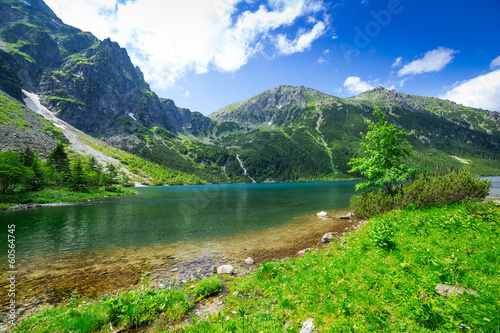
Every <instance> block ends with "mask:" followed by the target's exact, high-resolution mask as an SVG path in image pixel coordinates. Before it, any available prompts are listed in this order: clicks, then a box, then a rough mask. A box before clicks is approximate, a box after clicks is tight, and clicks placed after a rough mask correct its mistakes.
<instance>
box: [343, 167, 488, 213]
mask: <svg viewBox="0 0 500 333" xmlns="http://www.w3.org/2000/svg"><path fill="white" fill-rule="evenodd" d="M490 186H491V181H489V180H481V179H479V178H478V177H476V176H473V175H472V174H471V173H470V172H469V171H467V170H464V169H462V170H460V171H458V172H452V173H450V174H447V175H445V176H443V177H441V178H431V177H424V176H421V177H419V178H417V179H415V180H414V181H413V182H412V183H404V184H401V185H399V187H398V188H397V189H396V191H394V194H392V195H391V194H389V193H388V192H387V191H384V190H382V189H379V190H375V191H370V192H363V193H362V194H361V195H360V196H354V197H353V198H351V208H353V209H354V212H355V213H356V215H358V216H360V217H363V218H368V217H370V216H375V215H380V214H382V213H384V212H387V211H390V210H393V209H401V208H405V207H406V208H420V207H426V206H434V205H444V204H447V203H450V202H457V201H461V200H465V199H474V200H480V199H484V198H485V197H486V196H487V195H488V193H489V188H490Z"/></svg>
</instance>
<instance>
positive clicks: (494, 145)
mask: <svg viewBox="0 0 500 333" xmlns="http://www.w3.org/2000/svg"><path fill="white" fill-rule="evenodd" d="M374 107H380V108H382V109H384V110H386V111H387V116H388V119H389V121H391V122H393V123H394V124H396V125H397V126H398V127H399V128H402V129H404V130H406V131H408V132H410V133H411V137H409V141H410V142H411V143H412V144H413V146H414V147H415V149H416V157H415V161H413V162H414V163H416V164H417V165H419V166H420V167H421V168H422V169H423V170H424V171H425V172H427V173H429V174H436V173H440V172H447V171H449V170H453V169H456V168H459V167H462V166H463V165H462V163H461V162H460V160H458V159H457V158H456V157H458V156H456V157H453V156H455V155H460V156H462V157H463V158H464V159H466V160H469V161H470V163H469V164H468V165H466V167H468V168H472V169H473V170H474V171H476V172H478V173H481V174H499V173H500V169H499V168H500V135H499V134H500V119H499V114H498V113H497V112H491V111H485V110H480V109H474V108H469V107H464V106H461V105H457V104H455V103H453V102H450V101H444V100H440V99H437V98H430V97H420V96H415V95H407V94H401V93H397V92H395V91H393V90H387V89H384V88H382V87H377V88H374V89H372V90H370V91H367V92H365V93H363V94H360V95H358V96H356V97H353V98H347V99H342V98H338V97H334V96H331V95H327V94H325V93H322V92H319V91H316V90H313V89H309V88H304V87H290V86H280V87H276V88H272V89H269V90H267V91H265V92H262V93H260V94H258V95H256V96H254V97H252V98H250V99H248V100H246V101H243V102H238V103H233V104H231V105H229V106H228V107H226V108H223V109H221V110H219V111H217V112H215V113H213V114H212V115H210V118H211V119H212V120H214V121H216V122H217V124H216V125H215V126H214V131H213V134H214V135H215V136H217V137H218V138H219V140H221V141H220V142H221V144H224V145H226V146H232V147H238V148H239V149H241V151H242V152H243V153H242V155H244V157H245V158H244V162H245V165H246V166H247V170H248V173H249V174H250V175H251V176H252V177H254V178H256V179H259V178H260V179H262V178H266V177H271V178H273V177H276V176H278V177H280V176H281V175H283V174H286V175H287V177H291V178H292V179H300V178H304V177H320V178H321V177H323V176H325V175H336V176H347V171H348V170H349V169H350V167H349V166H348V165H347V163H348V161H349V160H350V158H352V157H354V156H358V155H359V154H361V152H360V151H359V140H360V135H359V133H360V132H365V133H366V130H367V126H366V124H365V121H366V120H367V119H374V117H373V116H372V113H373V109H374ZM464 159H462V161H463V160H464ZM297 160H298V161H297ZM276 161H279V162H276ZM472 161H474V162H472ZM263 170H267V171H265V172H264V171H263ZM276 170H281V171H280V172H278V173H276ZM259 175H262V176H261V177H259Z"/></svg>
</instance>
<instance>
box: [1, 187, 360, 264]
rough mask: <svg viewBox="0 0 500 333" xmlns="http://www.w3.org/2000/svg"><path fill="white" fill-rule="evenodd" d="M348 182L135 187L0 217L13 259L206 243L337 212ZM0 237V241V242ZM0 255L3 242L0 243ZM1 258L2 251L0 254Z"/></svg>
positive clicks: (344, 199) (351, 192)
mask: <svg viewBox="0 0 500 333" xmlns="http://www.w3.org/2000/svg"><path fill="white" fill-rule="evenodd" d="M355 184H356V182H354V181H344V182H321V183H272V184H226V185H200V186H171V187H144V188H137V191H138V195H134V196H128V197H121V198H109V199H102V200H97V201H92V202H86V203H79V204H75V205H63V206H53V207H42V208H39V209H34V210H23V211H7V212H2V213H0V218H1V224H2V234H3V233H6V230H7V229H6V226H7V225H9V224H15V225H16V233H15V235H16V253H17V256H18V257H30V258H33V257H36V256H44V255H48V254H51V253H58V254H72V253H79V252H86V251H95V250H100V249H103V250H104V249H110V248H128V247H142V246H163V245H170V244H176V243H182V242H198V241H199V242H207V241H210V240H215V239H219V238H224V237H226V238H227V237H233V236H241V235H245V234H251V233H255V232H259V231H262V230H265V229H268V228H273V227H279V226H281V225H284V224H286V223H287V222H289V221H290V220H291V219H293V218H294V217H296V216H299V215H302V214H309V213H312V214H313V213H315V212H317V211H321V210H331V209H339V208H345V207H348V206H349V199H350V197H351V196H352V195H354V194H355V190H354V185H355ZM4 236H5V237H6V235H2V237H4ZM0 246H1V248H0V250H1V251H6V249H7V247H6V246H7V244H6V242H1V245H0ZM4 253H6V252H4Z"/></svg>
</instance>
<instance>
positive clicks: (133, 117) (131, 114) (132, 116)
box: [128, 112, 137, 121]
mask: <svg viewBox="0 0 500 333" xmlns="http://www.w3.org/2000/svg"><path fill="white" fill-rule="evenodd" d="M128 115H129V117H130V118H132V119H134V120H135V121H137V119H135V116H134V114H133V113H132V112H130V113H129V114H128Z"/></svg>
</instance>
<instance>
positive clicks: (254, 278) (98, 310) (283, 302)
mask: <svg viewBox="0 0 500 333" xmlns="http://www.w3.org/2000/svg"><path fill="white" fill-rule="evenodd" d="M499 236H500V208H499V207H498V205H495V204H494V203H492V202H488V203H479V202H474V201H464V202H461V203H455V204H450V205H445V206H442V207H432V208H426V209H419V210H413V211H412V210H399V211H392V212H389V213H386V214H384V215H382V216H378V217H374V218H372V219H371V220H369V222H368V223H366V224H365V225H364V226H363V227H362V228H361V229H360V230H359V231H357V232H353V233H350V234H348V235H346V236H345V237H344V238H343V239H342V240H337V241H334V242H333V243H332V244H331V245H330V246H329V247H327V248H326V249H324V250H322V251H311V252H308V253H307V254H306V255H304V256H302V257H298V258H293V259H291V260H287V261H274V262H267V263H262V264H261V266H260V267H259V268H258V269H256V270H255V271H254V272H253V273H251V274H249V275H247V276H244V277H241V278H238V279H235V280H233V281H232V282H226V283H227V284H228V287H229V291H230V292H229V295H228V296H226V297H225V298H224V303H225V305H226V306H225V307H224V308H222V309H221V310H219V313H218V314H217V315H211V316H209V317H208V318H204V319H200V318H198V319H197V318H195V319H193V321H192V323H191V325H189V326H187V327H178V328H175V329H172V328H170V330H169V329H168V325H169V324H171V323H176V322H179V321H181V320H182V319H183V318H185V316H187V315H188V314H189V313H190V310H191V309H192V308H193V306H194V302H195V301H194V299H195V298H198V299H197V301H198V300H200V299H202V298H204V297H209V295H212V294H214V293H217V292H219V291H220V290H221V281H220V280H219V277H212V278H209V279H208V280H205V281H202V282H200V283H198V285H197V286H196V287H195V288H194V289H193V290H189V288H186V289H185V290H176V289H166V290H158V291H155V290H151V289H149V288H144V287H141V288H139V289H138V290H136V291H131V292H127V293H123V294H121V295H120V296H118V297H112V298H105V299H102V300H98V301H94V302H91V303H87V304H83V303H82V301H81V300H78V299H77V300H76V301H75V298H74V297H73V298H72V300H73V301H72V300H70V301H69V302H68V303H67V304H64V305H62V306H56V307H54V308H53V309H48V310H44V311H41V312H38V313H37V314H36V315H34V316H32V317H30V318H28V319H27V320H26V321H24V322H22V323H20V324H19V325H18V326H17V328H16V332H24V331H27V330H30V331H32V332H64V331H71V332H108V331H110V324H111V325H112V326H113V327H114V328H116V327H136V326H142V325H149V331H148V332H177V333H178V332H196V333H199V332H299V331H300V328H301V325H302V323H303V322H304V321H305V320H306V319H308V318H313V319H314V325H315V327H316V330H317V331H321V332H381V331H384V332H461V331H470V332H498V331H499V328H500V311H499V309H500V280H499V279H498V274H499V273H500V237H499ZM341 242H344V243H343V246H342V245H341ZM438 284H447V285H453V286H460V287H464V288H470V289H473V290H474V291H476V292H477V293H479V295H480V296H474V295H471V294H467V293H465V294H463V295H458V294H456V293H455V294H452V295H451V296H449V297H442V296H439V295H438V294H436V292H435V287H436V285H438ZM188 290H189V291H188ZM234 292H238V293H234ZM82 304H83V305H82ZM152 323H154V324H152ZM143 327H146V326H143Z"/></svg>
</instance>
